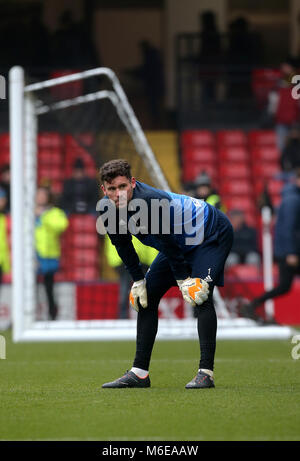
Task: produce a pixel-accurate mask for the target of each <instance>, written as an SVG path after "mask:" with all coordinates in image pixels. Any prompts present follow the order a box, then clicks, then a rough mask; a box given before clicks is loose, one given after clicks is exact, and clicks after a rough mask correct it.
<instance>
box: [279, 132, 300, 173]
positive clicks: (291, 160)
mask: <svg viewBox="0 0 300 461" xmlns="http://www.w3.org/2000/svg"><path fill="white" fill-rule="evenodd" d="M280 164H281V168H282V171H283V172H285V173H291V174H293V172H294V170H296V169H297V168H299V167H300V133H299V130H298V129H297V128H293V129H292V130H291V132H290V134H289V135H288V137H287V142H286V145H285V147H284V149H283V151H282V155H281V158H280Z"/></svg>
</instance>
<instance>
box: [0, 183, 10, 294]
mask: <svg viewBox="0 0 300 461" xmlns="http://www.w3.org/2000/svg"><path fill="white" fill-rule="evenodd" d="M6 205H7V196H6V192H5V190H4V189H2V188H0V285H1V282H2V275H3V274H8V273H9V272H10V254H9V245H8V239H7V216H6V214H5V209H6Z"/></svg>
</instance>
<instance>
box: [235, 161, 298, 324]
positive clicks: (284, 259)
mask: <svg viewBox="0 0 300 461" xmlns="http://www.w3.org/2000/svg"><path fill="white" fill-rule="evenodd" d="M274 256H275V259H276V261H277V262H278V267H279V283H278V285H277V286H276V287H275V288H273V289H272V290H270V291H267V292H265V293H263V294H262V295H261V296H259V297H257V298H255V299H253V300H252V301H251V302H250V303H249V304H246V305H244V306H242V309H241V314H242V315H243V316H244V317H250V318H252V319H254V320H259V319H260V318H259V316H258V315H257V313H256V309H257V308H258V307H259V306H260V305H261V304H263V303H264V302H265V301H267V300H268V299H273V298H275V297H277V296H282V295H284V294H286V293H288V292H289V291H290V289H291V287H292V282H293V280H294V278H295V276H296V275H297V274H300V170H299V169H298V170H297V172H296V178H295V182H294V183H290V184H287V185H285V186H284V188H283V191H282V202H281V204H280V206H279V209H278V213H277V219H276V225H275V239H274Z"/></svg>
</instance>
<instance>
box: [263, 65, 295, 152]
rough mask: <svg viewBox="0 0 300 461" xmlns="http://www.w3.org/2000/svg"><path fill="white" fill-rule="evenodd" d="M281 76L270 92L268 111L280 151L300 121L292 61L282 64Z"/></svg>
mask: <svg viewBox="0 0 300 461" xmlns="http://www.w3.org/2000/svg"><path fill="white" fill-rule="evenodd" d="M280 70H281V78H280V79H279V82H278V84H277V88H275V89H274V90H273V91H271V92H270V94H269V104H268V112H269V114H270V115H271V116H273V119H274V123H275V130H276V136H277V147H278V149H279V151H280V153H282V152H283V149H284V147H285V145H286V139H287V136H288V135H289V133H290V131H291V129H292V128H293V127H295V126H297V124H298V123H299V115H300V112H299V100H297V99H294V98H293V97H292V88H293V85H292V77H293V75H295V68H294V66H293V64H292V62H290V61H286V62H284V63H282V64H281V67H280Z"/></svg>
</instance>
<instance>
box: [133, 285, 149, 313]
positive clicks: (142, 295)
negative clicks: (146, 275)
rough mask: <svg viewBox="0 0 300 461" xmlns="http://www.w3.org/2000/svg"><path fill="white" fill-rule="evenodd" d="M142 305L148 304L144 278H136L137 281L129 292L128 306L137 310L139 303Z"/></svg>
mask: <svg viewBox="0 0 300 461" xmlns="http://www.w3.org/2000/svg"><path fill="white" fill-rule="evenodd" d="M138 301H139V303H140V305H141V306H142V307H144V308H145V307H147V305H148V300H147V289H146V279H142V280H138V281H137V282H134V283H133V285H132V287H131V291H130V294H129V302H130V306H131V307H132V308H133V309H134V310H136V311H137V312H138V311H139V304H138Z"/></svg>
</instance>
